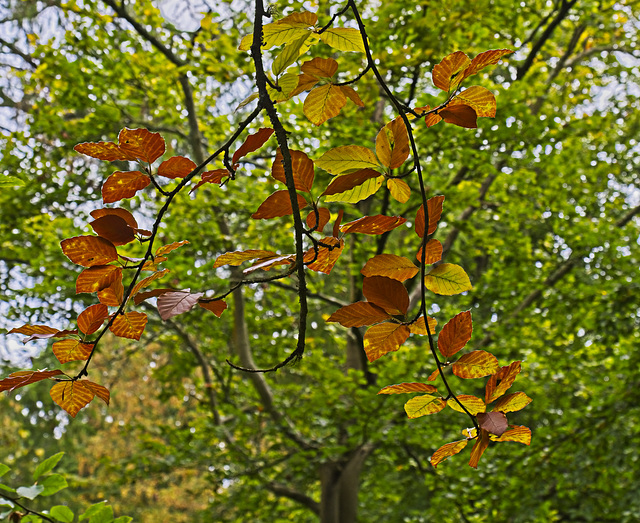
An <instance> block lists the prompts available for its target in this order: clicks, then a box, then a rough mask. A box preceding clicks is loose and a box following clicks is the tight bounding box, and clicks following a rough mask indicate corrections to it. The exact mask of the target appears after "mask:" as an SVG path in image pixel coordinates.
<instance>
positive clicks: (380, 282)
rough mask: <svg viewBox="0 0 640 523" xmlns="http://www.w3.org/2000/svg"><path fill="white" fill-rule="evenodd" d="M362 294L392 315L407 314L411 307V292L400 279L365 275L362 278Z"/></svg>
mask: <svg viewBox="0 0 640 523" xmlns="http://www.w3.org/2000/svg"><path fill="white" fill-rule="evenodd" d="M362 294H364V296H365V298H367V300H368V301H370V302H372V303H374V304H376V305H377V306H378V307H382V308H383V309H384V310H385V311H386V312H387V313H389V314H392V315H396V314H406V313H407V309H408V308H409V293H408V292H407V289H406V288H405V286H404V285H402V283H401V282H400V281H398V280H393V279H391V278H386V277H384V276H370V277H365V278H364V279H363V280H362Z"/></svg>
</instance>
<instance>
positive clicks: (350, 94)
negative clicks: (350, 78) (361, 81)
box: [340, 85, 364, 107]
mask: <svg viewBox="0 0 640 523" xmlns="http://www.w3.org/2000/svg"><path fill="white" fill-rule="evenodd" d="M340 89H342V92H343V93H344V95H345V96H346V97H347V98H348V99H349V100H351V101H352V102H353V103H354V104H356V105H357V106H358V107H364V102H363V101H362V99H361V98H360V95H359V94H358V93H357V92H356V90H355V89H354V88H353V87H351V86H350V85H341V86H340Z"/></svg>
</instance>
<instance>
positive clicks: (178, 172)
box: [158, 156, 235, 179]
mask: <svg viewBox="0 0 640 523" xmlns="http://www.w3.org/2000/svg"><path fill="white" fill-rule="evenodd" d="M234 163H235V162H234ZM196 167H197V165H196V164H195V163H194V162H192V161H191V160H189V158H185V157H184V156H174V157H172V158H169V159H168V160H165V161H164V162H162V163H161V164H160V166H159V167H158V176H164V177H165V178H172V179H174V178H184V177H185V176H187V175H188V174H190V173H191V171H193V170H194V169H195V168H196Z"/></svg>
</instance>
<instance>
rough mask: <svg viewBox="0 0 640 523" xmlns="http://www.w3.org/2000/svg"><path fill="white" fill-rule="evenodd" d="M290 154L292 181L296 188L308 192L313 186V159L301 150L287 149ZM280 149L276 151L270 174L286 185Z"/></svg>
mask: <svg viewBox="0 0 640 523" xmlns="http://www.w3.org/2000/svg"><path fill="white" fill-rule="evenodd" d="M289 153H290V155H291V167H292V171H293V182H294V186H295V188H296V190H298V191H304V192H309V191H310V190H311V187H312V186H313V178H314V172H313V161H312V160H311V159H310V158H309V157H308V156H307V155H306V154H305V153H303V152H302V151H294V150H290V151H289ZM282 161H283V160H282V151H281V150H280V148H278V150H277V151H276V158H275V160H273V166H272V167H271V176H273V177H274V178H275V179H276V180H278V181H279V182H282V183H284V184H285V185H286V183H287V179H286V177H285V175H284V165H283V163H282Z"/></svg>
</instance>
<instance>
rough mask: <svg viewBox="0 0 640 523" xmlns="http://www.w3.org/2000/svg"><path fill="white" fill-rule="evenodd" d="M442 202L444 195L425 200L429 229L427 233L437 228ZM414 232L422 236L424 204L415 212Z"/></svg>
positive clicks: (431, 232)
mask: <svg viewBox="0 0 640 523" xmlns="http://www.w3.org/2000/svg"><path fill="white" fill-rule="evenodd" d="M442 202H444V196H434V197H433V198H429V199H428V200H427V212H428V218H429V230H428V232H427V234H433V233H434V232H436V229H437V228H438V222H439V221H440V216H441V215H442ZM415 229H416V234H417V235H418V236H419V237H420V238H422V237H423V236H424V205H421V206H420V208H419V209H418V212H417V214H416V224H415Z"/></svg>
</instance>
